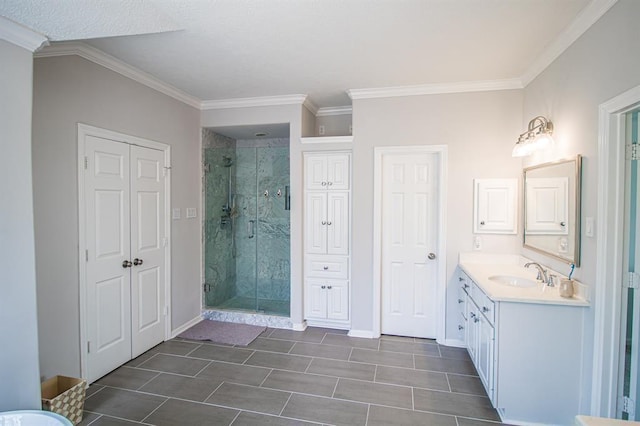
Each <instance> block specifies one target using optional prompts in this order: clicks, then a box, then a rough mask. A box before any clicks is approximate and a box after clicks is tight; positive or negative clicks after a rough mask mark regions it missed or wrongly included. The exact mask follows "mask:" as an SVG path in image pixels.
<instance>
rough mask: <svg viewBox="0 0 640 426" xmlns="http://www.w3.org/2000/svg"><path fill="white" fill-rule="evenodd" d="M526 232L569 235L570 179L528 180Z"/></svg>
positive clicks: (526, 190) (526, 189) (531, 233)
mask: <svg viewBox="0 0 640 426" xmlns="http://www.w3.org/2000/svg"><path fill="white" fill-rule="evenodd" d="M525 195H526V198H525V210H526V214H525V218H526V223H525V232H526V233H527V234H529V235H535V234H553V235H568V233H569V226H568V225H569V224H568V223H567V220H568V219H567V218H568V211H569V178H566V177H556V178H527V182H526V188H525Z"/></svg>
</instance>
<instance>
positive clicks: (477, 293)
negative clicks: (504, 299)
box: [471, 283, 495, 325]
mask: <svg viewBox="0 0 640 426" xmlns="http://www.w3.org/2000/svg"><path fill="white" fill-rule="evenodd" d="M471 298H472V299H473V300H474V301H475V302H476V305H478V310H479V311H480V312H481V313H482V314H483V315H484V316H485V317H486V318H487V319H488V320H489V322H490V323H491V324H492V325H493V324H494V322H495V309H494V308H495V304H494V302H493V301H492V300H491V299H489V297H487V295H486V294H484V292H483V291H482V290H481V289H480V287H478V285H477V284H476V283H473V286H472V288H471Z"/></svg>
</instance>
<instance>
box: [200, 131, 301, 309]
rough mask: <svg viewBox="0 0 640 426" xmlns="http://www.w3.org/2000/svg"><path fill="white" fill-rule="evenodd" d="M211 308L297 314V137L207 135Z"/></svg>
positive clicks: (206, 253) (207, 300) (207, 248)
mask: <svg viewBox="0 0 640 426" xmlns="http://www.w3.org/2000/svg"><path fill="white" fill-rule="evenodd" d="M203 163H204V164H203V167H204V178H203V180H204V181H203V190H204V215H203V216H204V218H203V222H204V223H203V225H204V241H203V244H204V262H203V263H204V265H203V269H204V270H203V275H204V305H205V307H206V308H212V309H220V310H233V311H244V312H257V313H264V314H269V315H279V316H289V300H290V269H291V268H290V219H289V206H290V197H289V175H290V173H289V139H265V138H261V139H244V140H243V139H233V138H230V137H227V136H223V135H221V134H218V133H216V132H215V131H213V130H211V129H204V130H203Z"/></svg>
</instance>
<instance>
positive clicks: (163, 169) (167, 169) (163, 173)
mask: <svg viewBox="0 0 640 426" xmlns="http://www.w3.org/2000/svg"><path fill="white" fill-rule="evenodd" d="M169 170H171V167H167V166H165V167H163V168H162V176H164V177H167V174H168V173H169Z"/></svg>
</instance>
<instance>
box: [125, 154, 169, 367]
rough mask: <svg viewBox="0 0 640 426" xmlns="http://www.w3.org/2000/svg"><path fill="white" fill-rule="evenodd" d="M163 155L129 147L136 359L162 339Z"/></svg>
mask: <svg viewBox="0 0 640 426" xmlns="http://www.w3.org/2000/svg"><path fill="white" fill-rule="evenodd" d="M163 165H164V153H163V152H161V151H158V150H155V149H150V148H143V147H139V146H135V145H132V146H131V260H132V263H133V267H132V268H131V330H132V357H133V358H135V357H137V356H138V355H140V354H142V353H143V352H145V351H146V350H148V349H149V348H152V347H153V346H155V345H157V344H158V343H160V342H162V341H163V340H164V328H165V323H164V319H165V314H164V307H165V300H164V298H165V291H164V283H165V276H164V275H165V259H164V253H165V252H164V239H165V235H164V219H165V218H164V211H165V210H164V201H165V200H164V175H163V173H164V172H163Z"/></svg>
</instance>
